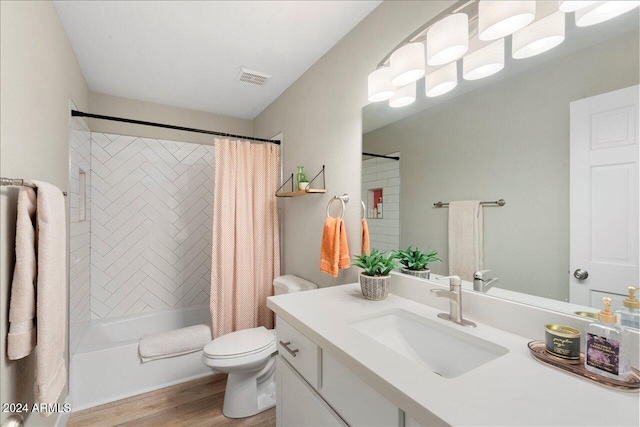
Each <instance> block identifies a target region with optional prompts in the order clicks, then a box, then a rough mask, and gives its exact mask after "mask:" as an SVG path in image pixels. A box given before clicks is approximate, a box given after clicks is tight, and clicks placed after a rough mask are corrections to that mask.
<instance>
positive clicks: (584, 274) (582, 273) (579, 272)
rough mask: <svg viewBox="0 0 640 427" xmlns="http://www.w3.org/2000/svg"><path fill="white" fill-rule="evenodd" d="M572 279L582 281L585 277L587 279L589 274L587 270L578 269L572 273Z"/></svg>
mask: <svg viewBox="0 0 640 427" xmlns="http://www.w3.org/2000/svg"><path fill="white" fill-rule="evenodd" d="M573 277H575V278H576V279H578V280H584V279H586V278H587V277H589V272H588V271H587V270H583V269H581V268H579V269H577V270H576V271H574V272H573Z"/></svg>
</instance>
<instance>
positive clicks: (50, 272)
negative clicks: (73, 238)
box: [33, 181, 67, 415]
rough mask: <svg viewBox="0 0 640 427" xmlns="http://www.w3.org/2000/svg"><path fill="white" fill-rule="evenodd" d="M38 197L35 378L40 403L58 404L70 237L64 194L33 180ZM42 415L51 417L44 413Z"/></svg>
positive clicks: (62, 378)
mask: <svg viewBox="0 0 640 427" xmlns="http://www.w3.org/2000/svg"><path fill="white" fill-rule="evenodd" d="M33 183H34V184H35V185H36V186H37V187H38V195H37V197H36V201H37V208H36V238H37V242H38V245H37V246H38V251H37V264H38V280H37V290H36V301H37V306H36V330H37V335H38V336H37V345H36V350H35V353H36V373H35V375H36V379H35V393H36V398H37V399H38V401H39V402H40V403H48V404H53V403H56V402H57V401H58V397H59V396H60V393H61V392H62V388H63V387H64V385H65V383H66V381H67V370H66V364H65V359H64V351H65V348H66V345H67V343H66V331H67V255H66V252H67V236H66V230H67V228H66V219H65V203H64V196H63V195H62V191H60V189H59V188H58V187H56V186H54V185H51V184H48V183H46V182H41V181H33ZM41 415H49V414H47V413H44V412H43V413H41Z"/></svg>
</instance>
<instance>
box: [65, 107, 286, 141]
mask: <svg viewBox="0 0 640 427" xmlns="http://www.w3.org/2000/svg"><path fill="white" fill-rule="evenodd" d="M71 115H72V116H73V117H88V118H90V119H100V120H111V121H113V122H123V123H133V124H136V125H144V126H154V127H157V128H165V129H175V130H181V131H185V132H196V133H206V134H207V135H216V136H228V137H231V138H238V139H249V140H251V141H260V142H268V143H270V144H276V145H280V140H275V139H264V138H254V137H253V136H244V135H234V134H231V133H224V132H215V131H212V130H204V129H194V128H187V127H183V126H174V125H167V124H164V123H154V122H145V121H142V120H133V119H125V118H122V117H113V116H102V115H100V114H91V113H83V112H82V111H77V110H71Z"/></svg>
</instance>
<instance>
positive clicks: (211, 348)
mask: <svg viewBox="0 0 640 427" xmlns="http://www.w3.org/2000/svg"><path fill="white" fill-rule="evenodd" d="M275 342H276V336H275V331H273V330H268V329H267V328H265V327H264V326H260V327H258V328H252V329H243V330H240V331H236V332H231V333H229V334H226V335H223V336H221V337H219V338H216V339H214V340H213V341H211V342H210V343H209V344H207V345H206V346H205V347H204V351H203V356H204V357H206V358H207V359H214V360H224V359H237V358H243V357H246V356H251V355H255V354H256V353H262V352H264V351H265V350H267V349H269V348H270V347H274V350H275Z"/></svg>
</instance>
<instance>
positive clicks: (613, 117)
mask: <svg viewBox="0 0 640 427" xmlns="http://www.w3.org/2000/svg"><path fill="white" fill-rule="evenodd" d="M639 96H640V86H632V87H629V88H626V89H621V90H616V91H614V92H609V93H605V94H603V95H598V96H593V97H591V98H586V99H582V100H580V101H575V102H572V103H571V139H570V142H571V163H570V171H571V172H570V180H571V189H570V192H571V196H570V198H571V204H570V209H571V213H570V221H571V224H570V234H571V238H570V245H571V254H570V259H569V262H570V264H569V266H570V271H569V274H570V301H571V302H572V303H575V304H580V305H586V306H591V307H598V308H599V307H601V305H602V301H601V297H602V296H604V295H607V296H610V297H612V299H613V300H614V304H612V305H614V306H619V304H615V301H616V300H617V301H620V300H621V299H622V298H623V296H624V295H625V294H626V293H627V291H626V288H627V286H629V285H633V286H638V242H639V235H638V215H639V209H638V191H639V189H640V187H639V185H638V163H639V161H638V160H639V159H638V157H639V151H638V121H639V114H640V113H639V112H640V110H639V108H638V104H639V101H638V99H639ZM578 270H583V272H581V271H578ZM584 272H586V273H587V274H588V277H586V278H584V276H585V274H584ZM580 273H583V274H582V275H581V274H580ZM576 276H578V277H582V278H581V279H580V278H577V277H576Z"/></svg>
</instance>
